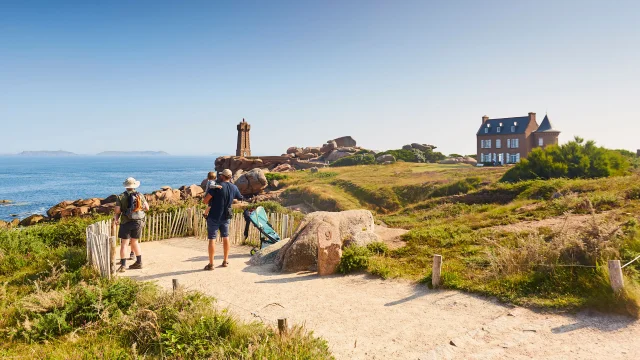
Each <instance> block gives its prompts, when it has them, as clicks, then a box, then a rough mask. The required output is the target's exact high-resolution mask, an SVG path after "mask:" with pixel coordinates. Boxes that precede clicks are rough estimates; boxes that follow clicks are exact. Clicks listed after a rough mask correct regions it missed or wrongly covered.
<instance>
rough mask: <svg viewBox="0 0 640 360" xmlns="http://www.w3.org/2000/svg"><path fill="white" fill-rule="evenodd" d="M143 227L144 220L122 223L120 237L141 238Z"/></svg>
mask: <svg viewBox="0 0 640 360" xmlns="http://www.w3.org/2000/svg"><path fill="white" fill-rule="evenodd" d="M143 228H144V220H133V221H129V222H128V223H125V224H120V230H119V231H118V237H119V238H120V239H140V237H141V236H142V229H143Z"/></svg>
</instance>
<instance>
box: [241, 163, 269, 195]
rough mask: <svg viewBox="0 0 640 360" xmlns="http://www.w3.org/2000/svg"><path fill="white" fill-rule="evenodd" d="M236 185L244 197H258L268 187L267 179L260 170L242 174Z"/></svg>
mask: <svg viewBox="0 0 640 360" xmlns="http://www.w3.org/2000/svg"><path fill="white" fill-rule="evenodd" d="M235 185H236V186H237V187H238V190H240V193H241V194H242V195H243V196H249V195H256V194H259V193H261V192H262V190H264V189H265V188H266V187H267V185H268V182H267V178H266V176H265V175H264V172H263V171H262V170H260V169H253V170H251V171H249V172H246V173H244V174H242V176H240V177H239V178H238V180H236V182H235Z"/></svg>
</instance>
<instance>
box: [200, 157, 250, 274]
mask: <svg viewBox="0 0 640 360" xmlns="http://www.w3.org/2000/svg"><path fill="white" fill-rule="evenodd" d="M232 177H233V173H232V172H231V170H229V169H224V170H223V171H222V172H221V173H220V174H219V180H220V182H219V184H218V185H220V187H214V188H212V189H210V190H209V192H207V194H206V195H205V197H204V200H203V201H204V203H205V204H208V206H209V207H210V209H209V212H208V214H207V238H208V239H209V249H208V250H209V264H207V266H205V267H204V269H205V270H213V256H214V254H215V241H216V236H217V233H218V231H220V236H221V237H222V244H223V246H224V259H223V261H222V265H221V266H222V267H227V266H228V265H229V261H228V259H229V222H230V220H231V218H232V217H233V210H232V209H231V205H232V204H233V203H234V202H235V201H236V200H243V199H244V198H243V197H242V194H240V190H238V187H237V186H235V185H234V184H232V183H231V182H230V181H231V178H232Z"/></svg>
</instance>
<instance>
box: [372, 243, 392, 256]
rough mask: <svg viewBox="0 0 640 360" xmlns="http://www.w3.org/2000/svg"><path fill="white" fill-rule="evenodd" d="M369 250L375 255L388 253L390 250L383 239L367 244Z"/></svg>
mask: <svg viewBox="0 0 640 360" xmlns="http://www.w3.org/2000/svg"><path fill="white" fill-rule="evenodd" d="M367 250H369V252H370V253H371V254H373V255H386V254H387V253H388V252H389V247H388V246H387V244H385V243H384V242H382V241H376V242H372V243H369V244H367Z"/></svg>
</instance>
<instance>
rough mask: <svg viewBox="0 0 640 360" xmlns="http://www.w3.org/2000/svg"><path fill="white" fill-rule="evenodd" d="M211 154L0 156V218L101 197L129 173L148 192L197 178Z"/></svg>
mask: <svg viewBox="0 0 640 360" xmlns="http://www.w3.org/2000/svg"><path fill="white" fill-rule="evenodd" d="M214 162H215V156H191V157H180V156H157V157H102V156H74V157H25V156H0V200H5V199H6V200H11V201H13V204H9V205H2V204H0V219H1V220H11V219H12V218H13V217H14V216H13V215H17V216H18V217H19V218H20V219H22V218H24V217H26V216H28V215H31V214H44V213H45V212H46V211H47V210H48V209H49V208H50V207H51V206H53V205H55V204H57V203H59V202H61V201H63V200H76V199H87V198H92V197H100V198H104V197H107V196H109V195H111V194H117V193H121V192H122V191H123V188H122V182H123V181H124V180H125V179H126V178H127V177H129V176H133V177H134V178H136V179H137V180H140V182H141V183H142V184H141V186H140V191H142V192H144V193H149V192H151V191H153V190H157V189H159V188H160V187H161V186H164V185H168V186H171V187H173V188H177V187H180V186H182V185H190V184H200V182H201V181H202V180H203V179H204V178H205V177H206V175H207V172H208V171H211V170H213V167H214Z"/></svg>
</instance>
